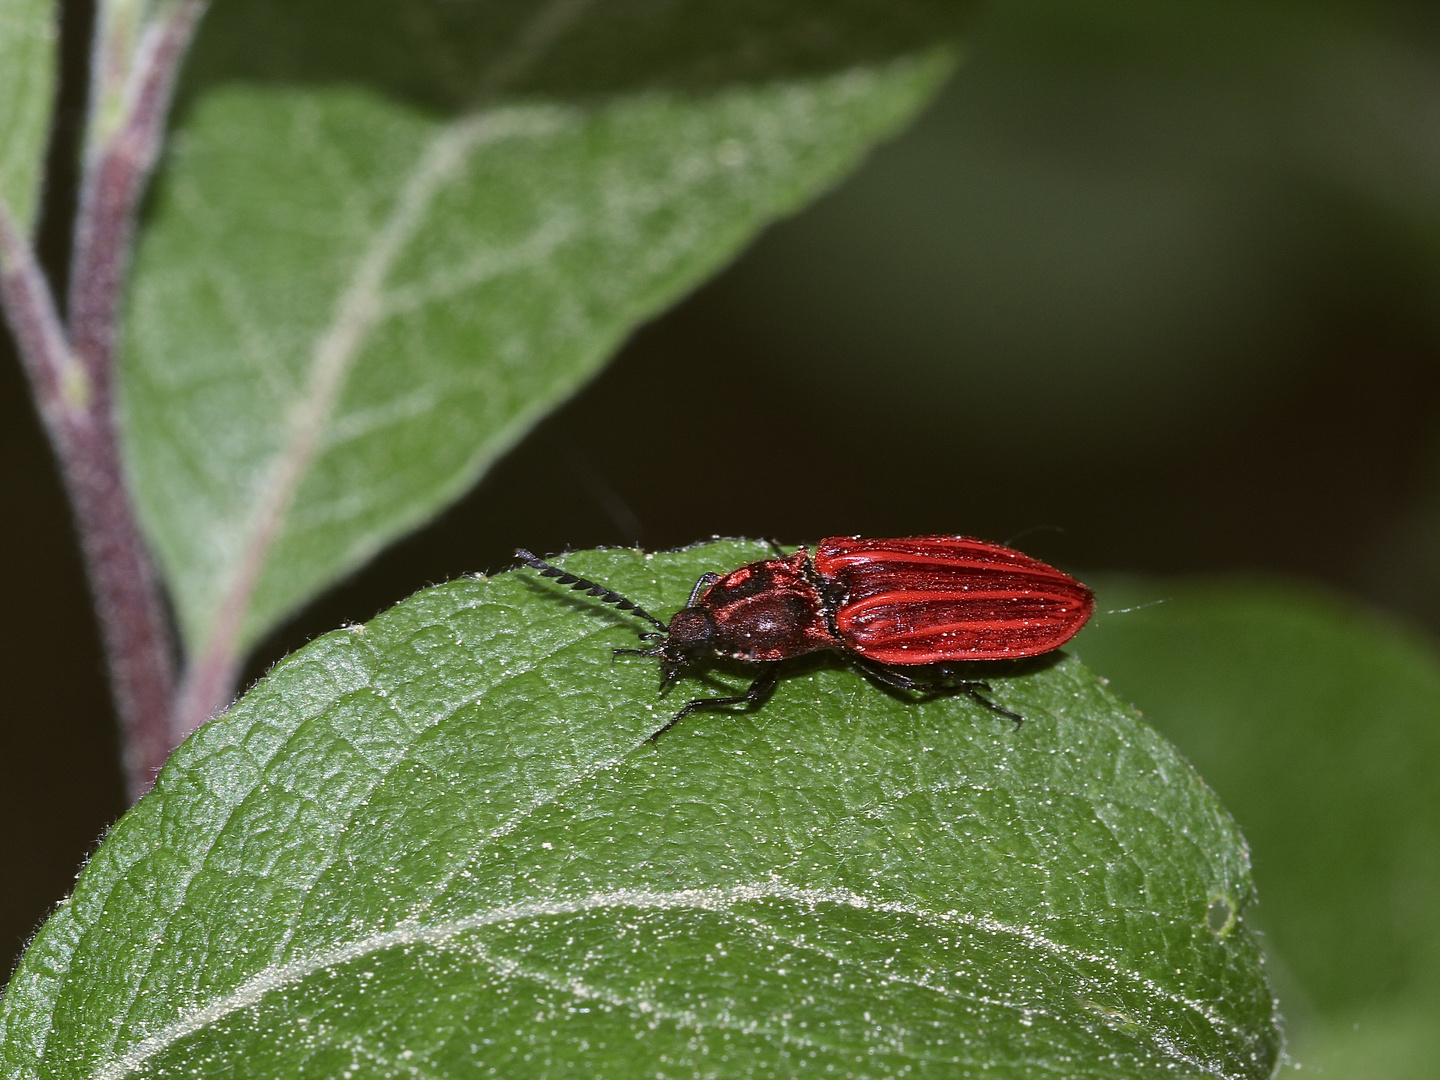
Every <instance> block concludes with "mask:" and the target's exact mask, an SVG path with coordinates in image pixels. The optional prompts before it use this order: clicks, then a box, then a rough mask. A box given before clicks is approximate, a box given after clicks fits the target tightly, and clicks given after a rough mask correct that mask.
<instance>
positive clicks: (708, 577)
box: [685, 570, 720, 607]
mask: <svg viewBox="0 0 1440 1080" xmlns="http://www.w3.org/2000/svg"><path fill="white" fill-rule="evenodd" d="M719 580H720V575H719V574H717V573H715V571H713V570H711V571H709V572H708V573H704V574H701V575H700V580H699V581H697V582H695V587H694V588H693V589H691V590H690V599H689V600H687V601H686V602H685V606H686V607H694V606H695V601H696V600H699V599H700V594H701V593H703V592H704V591H705V590H706V589H708V588H709V587H710V586H711V585H714V584H715V582H717V581H719Z"/></svg>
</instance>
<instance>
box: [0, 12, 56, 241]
mask: <svg viewBox="0 0 1440 1080" xmlns="http://www.w3.org/2000/svg"><path fill="white" fill-rule="evenodd" d="M56 18H57V5H56V4H55V3H54V0H0V203H3V205H5V206H6V207H8V208H9V210H10V213H11V215H12V216H13V217H14V219H15V222H16V224H17V225H18V226H19V227H20V229H21V231H24V232H28V231H29V230H30V228H31V227H32V226H33V225H34V223H35V214H36V212H37V210H38V209H39V203H40V176H41V172H42V170H43V168H44V165H45V148H46V146H47V144H48V141H49V138H50V112H51V107H52V104H53V103H52V100H51V99H52V98H53V96H54V93H55V29H56Z"/></svg>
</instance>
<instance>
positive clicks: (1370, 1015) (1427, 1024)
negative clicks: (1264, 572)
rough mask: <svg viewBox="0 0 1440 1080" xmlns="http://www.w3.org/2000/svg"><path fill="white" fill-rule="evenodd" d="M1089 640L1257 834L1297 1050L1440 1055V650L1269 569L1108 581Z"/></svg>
mask: <svg viewBox="0 0 1440 1080" xmlns="http://www.w3.org/2000/svg"><path fill="white" fill-rule="evenodd" d="M1100 584H1101V589H1100V597H1101V600H1100V606H1101V608H1102V610H1103V609H1106V608H1124V607H1130V606H1132V605H1135V604H1143V603H1146V602H1148V601H1151V600H1154V599H1160V598H1164V600H1165V602H1164V603H1162V604H1159V605H1157V606H1154V607H1147V608H1144V609H1143V610H1139V611H1132V612H1128V613H1125V614H1118V615H1111V616H1108V617H1107V616H1097V617H1096V618H1095V620H1094V621H1093V622H1092V624H1091V626H1090V627H1089V628H1087V629H1086V630H1085V631H1084V632H1083V633H1082V635H1081V636H1080V637H1079V638H1078V639H1076V642H1075V646H1074V648H1075V651H1076V652H1077V653H1078V654H1079V655H1080V656H1082V657H1084V659H1085V660H1086V662H1087V663H1089V664H1090V665H1091V666H1092V667H1093V668H1094V669H1095V670H1096V671H1098V672H1100V673H1102V674H1104V675H1106V676H1108V677H1109V678H1110V679H1111V680H1112V682H1113V685H1114V688H1115V690H1116V691H1117V692H1118V693H1119V694H1120V695H1121V696H1122V697H1124V698H1127V699H1128V700H1131V701H1134V702H1136V703H1137V704H1138V705H1139V706H1140V707H1141V708H1142V709H1143V710H1144V713H1145V716H1146V719H1148V720H1149V721H1150V722H1151V723H1153V724H1155V725H1156V726H1157V727H1158V728H1159V729H1160V730H1161V731H1162V732H1164V733H1165V734H1166V735H1168V736H1169V737H1170V738H1172V739H1174V740H1175V742H1176V743H1177V744H1178V745H1179V746H1180V748H1181V749H1182V750H1183V751H1184V752H1185V754H1186V755H1187V756H1188V757H1189V758H1190V760H1191V761H1193V762H1194V763H1195V764H1196V766H1197V767H1198V768H1199V769H1200V771H1201V772H1202V773H1203V774H1204V776H1205V778H1206V780H1207V781H1209V782H1210V783H1211V784H1212V785H1213V786H1214V787H1215V790H1216V791H1217V792H1219V794H1220V796H1221V797H1222V798H1223V799H1224V800H1225V804H1226V805H1227V806H1228V807H1229V808H1230V809H1231V810H1232V811H1233V812H1234V813H1235V816H1236V818H1237V819H1238V820H1239V822H1240V823H1241V825H1242V826H1243V828H1244V830H1245V835H1246V837H1247V838H1248V839H1249V841H1250V843H1251V845H1252V847H1253V849H1254V853H1255V868H1256V869H1255V873H1256V878H1257V879H1258V882H1259V886H1260V894H1261V896H1262V897H1263V898H1264V903H1262V904H1260V905H1259V906H1258V907H1257V908H1256V910H1255V917H1256V919H1257V920H1258V921H1259V923H1260V925H1261V926H1262V927H1263V928H1264V931H1265V935H1266V938H1265V940H1266V947H1267V951H1269V952H1270V953H1271V954H1272V955H1273V957H1274V958H1275V959H1276V961H1277V969H1278V978H1277V983H1278V986H1277V990H1278V993H1279V996H1280V1001H1281V1007H1282V1008H1283V1010H1284V1012H1285V1014H1286V1016H1287V1017H1288V1018H1289V1019H1290V1020H1291V1021H1293V1024H1292V1031H1291V1035H1292V1040H1291V1042H1292V1045H1291V1052H1292V1054H1293V1056H1294V1057H1295V1058H1296V1059H1297V1060H1299V1061H1300V1063H1301V1064H1302V1065H1303V1066H1305V1067H1306V1068H1310V1067H1318V1068H1322V1069H1324V1070H1325V1075H1326V1076H1327V1077H1329V1078H1331V1080H1336V1078H1342V1077H1343V1078H1350V1077H1354V1078H1356V1080H1361V1078H1368V1077H1381V1076H1383V1077H1385V1078H1386V1080H1421V1078H1428V1077H1433V1076H1434V1075H1435V1059H1436V1050H1437V1046H1440V1044H1437V1041H1436V1040H1437V1032H1440V1025H1437V1023H1436V1017H1440V923H1437V920H1436V918H1435V914H1436V912H1437V911H1440V788H1437V786H1436V783H1435V778H1436V776H1437V775H1440V724H1437V722H1436V719H1437V717H1440V656H1437V653H1436V649H1435V645H1434V643H1433V642H1432V641H1431V640H1429V639H1427V638H1424V637H1422V636H1420V635H1418V634H1417V633H1415V632H1414V631H1412V630H1409V629H1407V628H1405V627H1403V626H1401V625H1399V624H1397V623H1396V622H1394V621H1393V620H1390V619H1386V618H1383V617H1380V616H1378V615H1376V614H1375V613H1373V612H1370V611H1367V610H1364V609H1362V608H1360V607H1359V606H1357V605H1356V604H1354V603H1352V602H1350V601H1347V600H1344V599H1342V598H1340V597H1337V596H1335V595H1333V594H1330V593H1327V592H1324V591H1321V590H1319V589H1316V588H1312V587H1306V586H1301V585H1296V584H1289V583H1284V582H1276V581H1267V580H1263V579H1254V580H1236V579H1220V580H1212V581H1204V580H1201V581H1145V580H1143V579H1135V580H1130V579H1124V578H1121V579H1116V580H1114V581H1103V580H1102V582H1101V583H1100Z"/></svg>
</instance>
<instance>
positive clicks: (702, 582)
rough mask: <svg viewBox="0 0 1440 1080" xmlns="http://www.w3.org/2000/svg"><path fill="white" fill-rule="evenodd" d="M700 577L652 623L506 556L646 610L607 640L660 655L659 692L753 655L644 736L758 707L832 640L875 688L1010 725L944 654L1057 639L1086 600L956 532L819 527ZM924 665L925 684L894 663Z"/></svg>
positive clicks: (1026, 649)
mask: <svg viewBox="0 0 1440 1080" xmlns="http://www.w3.org/2000/svg"><path fill="white" fill-rule="evenodd" d="M772 546H775V547H776V556H775V558H772V559H761V560H759V561H757V562H750V563H746V564H745V565H744V566H741V567H738V568H736V569H734V570H731V571H730V572H729V573H728V574H716V573H708V574H704V575H702V576H701V577H700V579H699V580H698V581H697V582H695V587H694V589H692V590H691V592H690V599H689V600H688V601H687V602H686V604H685V606H684V607H683V608H682V609H681V610H680V611H678V612H676V613H675V615H674V616H673V617H672V618H671V619H670V621H669V623H664V622H661V621H660V620H659V619H657V618H655V616H653V615H651V614H650V613H649V612H648V611H646V610H645V609H644V608H642V607H640V606H639V605H638V604H636V603H634V602H633V601H631V600H628V599H626V598H625V597H623V596H621V595H620V594H619V593H617V592H614V591H612V590H611V589H608V588H606V587H605V586H604V585H599V584H596V583H595V582H593V581H589V580H587V579H585V578H582V577H579V576H577V575H575V574H571V573H570V572H569V571H566V570H562V569H560V567H558V566H554V565H552V564H551V563H548V562H546V561H545V560H543V559H540V558H537V557H536V556H535V555H534V554H532V553H531V552H529V551H527V550H525V549H524V548H520V549H517V550H516V552H515V555H516V557H517V558H518V559H519V560H520V561H521V562H523V563H524V564H525V565H527V566H529V567H531V568H533V569H535V570H538V571H539V572H540V573H541V574H542V575H543V576H545V577H549V578H554V579H555V580H556V581H558V582H559V583H560V584H562V585H568V586H570V588H572V589H578V590H583V591H584V592H586V593H588V594H589V595H590V596H594V597H596V598H598V599H599V600H601V601H603V602H604V603H607V604H614V605H615V606H616V607H618V608H620V609H621V610H623V611H629V612H632V613H633V614H635V615H637V616H639V617H640V618H642V619H645V620H647V621H648V622H650V623H651V624H652V625H654V626H655V627H656V629H655V631H651V632H647V633H644V634H642V635H641V637H642V639H652V640H653V639H656V638H659V639H662V640H661V641H660V644H658V645H657V646H655V647H654V648H652V649H616V650H615V654H616V655H617V656H649V657H655V658H657V659H658V660H659V661H660V669H661V673H662V681H661V689H662V690H663V689H664V688H665V687H667V686H669V685H670V684H671V683H673V682H674V681H675V680H676V679H678V678H679V677H680V676H681V674H683V673H684V672H685V671H686V670H687V669H689V668H691V667H693V666H695V665H696V664H699V663H701V662H702V661H704V660H707V659H712V658H724V659H731V660H740V661H743V662H746V663H753V664H764V665H766V667H765V669H764V670H763V671H762V672H761V673H760V674H759V675H758V676H757V677H756V678H755V680H754V681H753V682H752V683H751V684H750V687H749V689H747V690H746V691H745V692H744V693H742V694H736V695H733V696H727V697H712V698H698V699H696V700H695V701H691V702H690V703H689V704H687V705H686V706H685V707H684V708H682V709H681V710H680V711H679V712H677V713H676V714H675V715H674V716H673V717H672V718H671V719H670V721H669V723H667V724H666V725H665V726H664V727H662V728H660V729H659V730H658V731H656V732H655V733H654V734H653V735H651V736H650V738H651V740H652V741H653V740H654V739H656V738H658V737H659V736H660V735H662V734H663V733H664V732H666V731H668V730H669V729H670V728H672V727H674V726H675V724H677V723H679V722H680V721H681V720H683V719H684V718H685V717H686V716H688V715H689V714H690V713H692V712H695V711H697V710H701V709H720V708H725V707H727V706H731V705H745V706H747V707H748V708H751V709H754V708H758V707H759V706H760V705H761V704H763V703H764V701H765V699H766V698H768V697H769V696H770V694H771V693H772V692H773V691H774V689H775V686H776V683H778V682H779V679H780V667H779V664H780V661H783V660H791V659H794V658H795V657H798V656H805V655H808V654H810V653H814V652H820V651H822V650H826V649H834V650H838V651H840V652H842V653H844V654H845V655H846V656H847V657H848V658H849V659H850V660H851V662H852V663H854V664H855V665H856V666H857V667H859V668H860V669H861V670H862V671H863V672H865V673H866V674H867V675H869V676H870V677H871V678H873V679H875V680H876V681H877V682H880V683H883V684H885V685H886V686H891V687H895V688H897V689H902V690H920V691H929V692H946V693H961V694H965V695H967V696H968V697H970V698H971V699H972V700H974V701H976V702H977V703H978V704H980V705H983V706H984V707H985V708H987V709H989V710H990V711H992V712H994V713H996V714H998V715H1000V716H1004V717H1007V718H1008V719H1010V720H1013V721H1015V724H1016V726H1017V727H1018V726H1019V724H1020V723H1021V722H1022V721H1023V719H1024V718H1023V717H1021V716H1020V715H1018V714H1017V713H1013V712H1011V711H1009V710H1008V709H1003V708H1001V707H1000V706H999V705H996V704H995V703H994V702H993V701H991V700H990V699H989V698H988V697H986V696H985V695H986V691H988V690H989V689H990V687H989V685H988V684H986V683H985V682H983V681H981V680H976V679H961V680H960V681H944V680H945V679H946V678H948V677H949V676H950V675H952V674H953V671H952V669H949V668H947V667H945V666H944V665H949V664H951V663H954V662H966V661H971V662H973V661H986V660H1015V659H1020V658H1023V657H1029V656H1039V655H1041V654H1043V653H1047V652H1050V651H1051V650H1053V649H1057V648H1059V647H1060V646H1061V645H1063V644H1064V643H1065V642H1067V641H1069V640H1070V638H1072V637H1074V636H1075V634H1076V633H1077V632H1078V631H1079V630H1080V628H1081V627H1082V626H1084V625H1085V622H1086V620H1087V619H1089V618H1090V615H1091V613H1092V612H1093V611H1094V610H1095V598H1094V595H1093V594H1092V593H1091V592H1090V590H1089V589H1088V588H1087V587H1086V586H1084V585H1082V584H1081V583H1080V582H1078V581H1076V580H1075V579H1074V578H1072V577H1070V576H1069V575H1068V574H1065V573H1063V572H1061V571H1059V570H1057V569H1055V567H1053V566H1050V565H1048V564H1047V563H1043V562H1041V561H1040V560H1039V559H1034V558H1031V557H1030V556H1029V555H1025V554H1023V553H1021V552H1019V551H1015V550H1013V549H1012V548H1008V547H1004V546H1002V545H1000V544H992V543H989V542H987V541H984V540H976V539H973V538H971V537H966V536H908V537H901V538H898V539H888V540H882V539H869V538H865V537H859V536H831V537H828V538H826V539H824V540H821V541H820V542H819V543H818V544H817V545H815V552H814V554H813V555H812V554H811V553H810V551H809V550H808V549H807V548H804V547H802V548H799V549H798V550H796V551H795V552H793V553H791V554H789V555H786V554H784V552H783V551H782V550H780V548H779V547H778V545H772ZM930 665H938V666H939V667H938V668H936V670H937V671H938V673H939V674H940V676H941V679H940V680H939V681H937V680H934V679H930V680H926V679H922V678H917V677H916V676H915V675H912V674H910V673H909V672H907V671H906V670H905V669H907V668H918V667H922V666H930Z"/></svg>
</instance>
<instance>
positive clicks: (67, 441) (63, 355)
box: [0, 206, 175, 798]
mask: <svg viewBox="0 0 1440 1080" xmlns="http://www.w3.org/2000/svg"><path fill="white" fill-rule="evenodd" d="M0 301H3V304H4V308H5V312H6V315H7V316H8V319H9V323H10V327H11V329H12V331H13V332H14V334H15V340H16V343H17V345H18V346H19V352H20V357H21V360H22V362H23V363H24V366H25V370H26V373H27V374H28V375H29V378H30V385H31V389H32V391H33V393H34V395H35V400H36V403H37V405H38V407H39V411H40V415H41V418H42V419H43V421H44V423H45V428H46V431H47V432H48V433H49V436H50V442H51V445H52V446H53V447H54V449H55V456H56V458H57V459H58V460H59V464H60V472H61V475H62V476H63V478H64V481H65V487H66V490H67V491H68V492H69V495H70V504H71V506H72V508H73V509H74V512H75V522H76V526H77V527H78V530H79V533H80V541H81V549H82V551H83V553H84V556H85V566H86V570H87V572H88V574H89V577H90V587H91V589H92V590H93V591H94V594H95V606H96V611H97V614H98V617H99V622H100V630H101V637H102V639H103V641H104V645H105V656H106V660H107V661H108V665H109V669H110V683H111V689H112V692H113V693H114V695H115V707H116V711H117V712H118V713H119V716H120V726H121V735H122V738H123V744H124V766H125V778H126V784H127V787H128V789H129V792H130V795H131V797H132V798H139V797H140V796H141V795H143V794H144V793H145V791H146V790H148V789H149V787H150V784H151V783H152V782H153V781H154V778H155V772H156V770H157V769H159V768H160V766H161V765H163V764H164V763H165V759H166V758H167V757H168V756H169V754H170V750H171V748H172V746H173V737H172V734H171V731H170V724H169V699H170V694H171V692H172V689H173V687H174V682H175V663H174V651H173V644H172V638H171V633H170V625H169V621H168V619H167V617H166V612H165V606H164V601H163V600H162V598H161V593H160V583H159V581H158V580H157V579H156V576H155V570H154V567H153V566H152V565H151V562H150V558H149V555H148V553H147V552H146V550H145V545H144V543H143V542H142V540H141V539H140V531H139V527H138V524H137V522H136V520H135V514H134V510H133V508H132V507H131V505H130V498H129V494H128V491H127V489H126V487H125V482H124V477H123V474H122V470H121V465H120V455H119V444H118V441H117V439H116V432H115V424H114V417H113V415H112V413H111V412H110V410H109V409H107V408H100V407H98V398H97V395H96V393H95V387H94V384H93V382H92V380H91V379H90V377H89V376H88V374H87V372H86V371H85V369H84V368H83V367H82V366H81V365H80V364H79V363H78V361H77V360H76V358H75V356H74V354H73V353H72V351H71V349H70V346H69V343H68V342H67V341H66V338H65V333H64V330H63V329H62V327H61V325H60V319H59V316H58V314H57V313H56V310H55V302H54V297H53V296H52V294H51V292H50V287H49V283H48V282H47V281H46V280H45V275H44V274H43V273H42V271H41V270H40V267H39V264H38V263H37V262H36V261H35V256H34V251H33V249H32V248H31V247H30V244H29V243H28V242H27V241H26V239H25V237H24V236H23V235H22V234H21V232H20V231H19V228H18V226H17V225H16V223H15V221H14V220H13V219H12V218H11V217H10V215H9V213H8V212H7V211H6V210H5V208H4V207H3V206H0Z"/></svg>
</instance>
